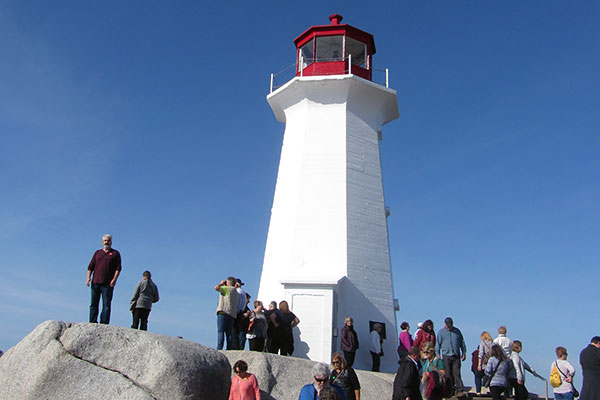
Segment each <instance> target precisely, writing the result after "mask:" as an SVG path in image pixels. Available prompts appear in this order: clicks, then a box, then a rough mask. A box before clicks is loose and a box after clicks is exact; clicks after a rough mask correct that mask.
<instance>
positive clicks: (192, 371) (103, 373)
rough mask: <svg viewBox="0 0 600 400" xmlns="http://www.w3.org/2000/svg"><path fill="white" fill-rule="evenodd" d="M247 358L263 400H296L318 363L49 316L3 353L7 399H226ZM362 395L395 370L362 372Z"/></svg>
mask: <svg viewBox="0 0 600 400" xmlns="http://www.w3.org/2000/svg"><path fill="white" fill-rule="evenodd" d="M240 359H243V360H244V361H246V362H247V363H248V366H249V372H252V373H253V374H255V375H256V377H257V379H258V382H259V385H260V388H261V399H262V400H267V399H269V400H296V399H297V398H298V394H299V392H300V389H301V388H302V386H304V385H305V384H307V383H310V382H312V374H311V369H312V368H313V366H314V364H315V362H313V361H309V360H304V359H300V358H295V357H283V356H279V355H274V354H268V353H257V352H251V351H223V352H219V351H216V350H213V349H210V348H208V347H205V346H202V345H200V344H197V343H194V342H190V341H187V340H183V339H176V338H172V337H168V336H164V335H158V334H155V333H151V332H143V331H137V330H134V329H130V328H123V327H117V326H109V325H98V324H88V323H77V324H71V323H65V322H58V321H47V322H44V323H42V324H40V325H39V326H38V327H37V328H36V329H35V330H33V331H32V332H31V333H30V334H29V335H27V336H26V337H25V338H24V339H23V340H22V341H21V342H19V344H17V345H16V346H15V347H13V348H11V349H10V350H8V351H7V352H6V353H5V354H4V356H2V357H0V400H4V399H7V400H9V399H10V400H13V399H25V400H28V399H31V400H38V399H111V400H114V399H125V400H128V399H132V400H133V399H135V400H137V399H169V400H178V399H201V400H202V399H210V400H220V399H223V400H224V399H227V397H228V393H229V386H230V382H231V366H232V365H233V364H234V363H235V362H236V361H237V360H240ZM356 372H357V374H358V378H359V380H360V384H361V386H362V390H361V394H362V396H361V398H365V399H379V398H391V395H392V382H393V375H391V374H379V373H374V372H369V371H356Z"/></svg>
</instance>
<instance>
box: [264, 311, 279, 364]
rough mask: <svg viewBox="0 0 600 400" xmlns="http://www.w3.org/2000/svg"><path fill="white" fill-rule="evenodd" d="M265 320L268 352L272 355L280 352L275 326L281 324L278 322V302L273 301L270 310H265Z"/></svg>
mask: <svg viewBox="0 0 600 400" xmlns="http://www.w3.org/2000/svg"><path fill="white" fill-rule="evenodd" d="M265 318H266V319H267V324H268V325H267V351H268V352H269V353H272V354H277V353H278V352H279V347H277V341H276V335H277V328H276V327H275V325H276V324H277V325H278V324H279V322H278V321H277V302H276V301H272V302H270V303H269V309H268V310H265Z"/></svg>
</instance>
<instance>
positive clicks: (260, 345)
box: [248, 338, 265, 351]
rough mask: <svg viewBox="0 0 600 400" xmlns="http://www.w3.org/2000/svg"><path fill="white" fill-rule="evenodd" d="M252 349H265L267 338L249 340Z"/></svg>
mask: <svg viewBox="0 0 600 400" xmlns="http://www.w3.org/2000/svg"><path fill="white" fill-rule="evenodd" d="M248 343H249V347H250V351H263V350H264V348H265V338H254V339H250V340H248Z"/></svg>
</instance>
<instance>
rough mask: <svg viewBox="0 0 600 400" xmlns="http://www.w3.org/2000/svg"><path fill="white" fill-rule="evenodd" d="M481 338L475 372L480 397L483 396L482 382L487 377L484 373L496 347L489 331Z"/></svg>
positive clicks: (476, 386)
mask: <svg viewBox="0 0 600 400" xmlns="http://www.w3.org/2000/svg"><path fill="white" fill-rule="evenodd" d="M480 337H481V343H479V347H478V348H477V368H476V370H475V371H473V373H474V374H475V390H476V392H477V394H478V395H480V394H481V383H482V382H481V381H482V379H483V377H484V375H485V373H484V372H483V371H485V367H486V366H487V363H488V360H489V359H490V357H491V356H492V347H493V346H494V342H493V341H492V335H490V333H489V332H488V331H483V332H482V333H481V336H480ZM500 347H502V346H500Z"/></svg>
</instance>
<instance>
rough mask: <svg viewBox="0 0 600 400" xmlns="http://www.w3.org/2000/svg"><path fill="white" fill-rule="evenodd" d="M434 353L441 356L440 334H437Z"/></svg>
mask: <svg viewBox="0 0 600 400" xmlns="http://www.w3.org/2000/svg"><path fill="white" fill-rule="evenodd" d="M435 352H436V354H438V355H439V356H440V357H441V356H442V334H441V333H438V335H437V339H436V341H435Z"/></svg>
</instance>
